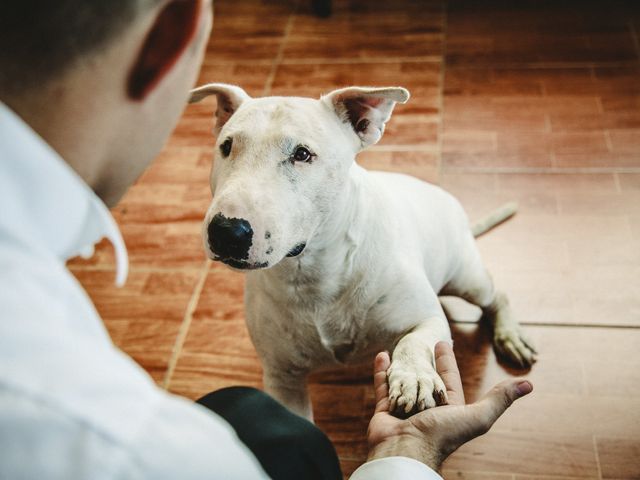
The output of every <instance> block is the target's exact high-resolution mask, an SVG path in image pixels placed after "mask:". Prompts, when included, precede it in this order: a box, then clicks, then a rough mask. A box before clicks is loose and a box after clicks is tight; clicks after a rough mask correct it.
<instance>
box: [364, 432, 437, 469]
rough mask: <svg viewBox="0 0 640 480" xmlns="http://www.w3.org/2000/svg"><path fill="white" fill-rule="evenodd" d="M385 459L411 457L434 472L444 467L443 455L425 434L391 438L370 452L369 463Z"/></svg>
mask: <svg viewBox="0 0 640 480" xmlns="http://www.w3.org/2000/svg"><path fill="white" fill-rule="evenodd" d="M385 457H409V458H413V459H414V460H418V461H419V462H422V463H424V464H425V465H427V466H428V467H429V468H431V469H432V470H434V471H436V472H437V471H439V470H440V466H441V465H442V454H441V452H439V451H438V449H437V448H436V447H435V445H433V444H431V442H429V441H427V439H425V438H424V435H423V434H420V435H419V436H416V435H413V434H411V433H402V434H398V435H395V436H393V437H389V438H387V439H385V440H383V441H382V442H380V443H378V444H377V445H374V446H372V447H371V448H370V450H369V455H368V457H367V461H369V462H370V461H372V460H377V459H380V458H385Z"/></svg>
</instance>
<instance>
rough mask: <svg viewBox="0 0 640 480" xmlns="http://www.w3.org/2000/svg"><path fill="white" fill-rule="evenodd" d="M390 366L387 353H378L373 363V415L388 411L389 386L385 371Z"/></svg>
mask: <svg viewBox="0 0 640 480" xmlns="http://www.w3.org/2000/svg"><path fill="white" fill-rule="evenodd" d="M389 365H391V359H390V358H389V353H388V352H380V353H379V354H378V355H376V359H375V360H374V362H373V388H374V390H375V395H376V410H375V412H374V413H378V412H386V411H388V410H389V384H388V383H387V370H388V369H389Z"/></svg>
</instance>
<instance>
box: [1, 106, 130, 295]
mask: <svg viewBox="0 0 640 480" xmlns="http://www.w3.org/2000/svg"><path fill="white" fill-rule="evenodd" d="M0 205H2V206H1V207H0V211H1V215H0V239H2V237H3V236H8V237H13V239H14V240H18V241H20V242H22V243H24V244H27V245H29V247H30V248H36V249H38V250H40V251H42V250H45V251H49V252H52V253H54V254H55V255H56V256H57V257H58V258H60V259H61V260H62V261H67V260H68V259H70V258H72V257H74V256H77V255H82V256H84V257H87V256H92V255H93V247H94V245H95V244H96V243H97V242H98V241H100V239H102V238H104V237H106V238H108V239H109V241H110V242H111V243H112V244H113V247H114V249H115V253H116V285H118V286H122V285H123V284H124V282H125V280H126V278H127V271H128V266H129V265H128V264H129V262H128V257H127V249H126V247H125V244H124V241H123V239H122V234H121V233H120V230H119V229H118V226H117V224H116V222H115V220H114V219H113V217H112V216H111V213H110V212H109V210H108V209H107V207H106V205H105V204H104V203H103V202H102V200H100V198H98V196H97V195H96V194H95V193H94V192H93V190H91V188H90V187H89V186H88V185H87V184H86V183H85V182H84V181H83V180H82V178H80V176H79V175H78V174H77V173H76V172H75V171H74V170H73V169H72V168H71V167H70V166H69V165H68V164H67V163H66V162H65V161H64V160H63V159H62V158H61V157H60V156H59V155H58V154H57V153H56V152H55V151H54V150H53V148H51V147H50V146H49V145H48V144H47V143H46V142H45V141H44V140H43V139H42V138H41V137H40V136H39V135H38V134H37V133H35V132H34V131H33V130H32V129H31V128H30V127H29V126H28V125H27V124H26V123H25V122H24V121H23V120H22V119H21V118H19V117H18V116H17V115H16V114H15V113H14V112H13V111H11V110H10V109H9V108H8V107H7V106H6V105H4V104H3V103H2V102H0Z"/></svg>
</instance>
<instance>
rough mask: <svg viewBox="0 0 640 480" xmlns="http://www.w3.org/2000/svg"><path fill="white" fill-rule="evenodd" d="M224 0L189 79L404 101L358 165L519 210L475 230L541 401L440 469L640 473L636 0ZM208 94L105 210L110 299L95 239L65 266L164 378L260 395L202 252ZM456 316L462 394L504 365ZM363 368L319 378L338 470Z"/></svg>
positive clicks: (457, 308) (561, 475)
mask: <svg viewBox="0 0 640 480" xmlns="http://www.w3.org/2000/svg"><path fill="white" fill-rule="evenodd" d="M333 3H334V12H333V15H332V16H331V17H330V18H328V19H318V18H316V17H314V16H313V15H312V14H311V12H310V8H309V4H310V2H307V1H306V0H299V1H298V2H297V4H296V2H295V1H293V0H263V1H258V0H241V1H237V0H236V1H230V0H218V1H216V19H215V27H214V33H213V37H212V39H211V41H210V45H209V48H208V51H207V55H206V59H205V63H204V65H203V68H202V72H201V75H200V79H199V82H200V83H204V82H209V81H224V82H230V83H236V84H239V85H241V86H243V87H244V88H245V89H246V90H247V91H248V92H249V93H250V94H252V95H256V96H260V95H265V94H288V95H310V96H318V95H319V94H321V93H323V92H326V91H327V90H330V89H333V88H337V87H340V86H345V85H350V84H369V85H389V84H399V85H404V86H406V87H407V88H409V89H410V90H411V92H412V99H411V101H410V103H408V104H406V105H403V106H399V107H397V108H396V112H395V114H394V117H393V119H392V121H391V122H390V124H389V126H388V129H387V132H386V134H385V137H384V138H383V140H382V141H381V142H380V144H379V145H376V146H374V147H373V148H371V149H370V150H369V151H367V152H365V153H363V154H362V155H361V156H360V157H359V161H360V163H361V164H363V165H364V166H366V167H368V168H372V169H381V170H390V171H400V172H406V173H410V174H412V175H415V176H417V177H419V178H422V179H424V180H427V181H431V182H434V183H438V184H440V185H442V186H443V187H445V188H446V189H448V190H449V191H451V192H453V193H454V194H455V195H456V196H457V197H458V198H459V199H460V200H461V202H462V203H463V205H464V206H465V208H466V209H467V211H468V213H469V215H470V217H471V218H472V219H473V218H477V217H478V216H480V215H482V214H483V213H485V212H487V211H489V210H491V209H492V208H494V207H496V206H498V205H500V204H501V202H504V201H507V200H517V201H518V202H519V204H520V210H519V212H518V214H517V216H516V217H515V218H514V219H512V220H511V221H509V222H508V223H506V224H504V225H503V226H501V227H499V228H497V229H496V230H495V231H493V232H491V233H490V234H488V235H486V236H485V237H483V238H481V239H480V240H479V245H480V248H481V251H482V253H483V256H484V259H485V261H486V263H487V264H488V266H489V268H490V269H491V271H492V272H493V275H494V277H495V280H496V283H497V284H498V285H500V286H501V287H502V288H503V289H505V290H507V292H508V293H509V294H510V297H511V299H512V303H513V305H514V308H515V310H516V312H517V314H518V316H519V317H520V319H521V321H522V323H523V324H525V325H526V328H527V330H528V331H529V333H530V335H531V336H532V337H533V338H534V340H535V341H536V342H537V345H538V347H539V350H540V360H539V362H538V363H537V364H536V365H535V366H534V367H533V369H532V370H531V371H530V372H528V373H527V375H528V377H529V378H531V379H532V381H533V383H534V384H535V392H534V394H532V395H531V396H530V397H528V398H526V399H524V400H522V401H520V402H519V403H518V404H517V406H516V407H514V408H512V409H511V410H510V411H509V412H508V413H507V414H506V415H505V416H504V417H503V418H501V419H500V420H499V422H498V423H497V424H496V425H495V427H494V429H493V430H492V431H491V433H490V434H488V435H486V436H484V437H482V438H479V439H477V440H474V441H473V442H470V443H469V444H467V445H466V446H464V447H463V448H461V449H460V450H459V451H458V452H456V453H455V454H454V455H452V456H451V458H450V459H449V460H448V461H447V463H446V464H445V467H444V475H445V478H447V479H462V478H465V479H497V480H501V479H505V480H506V479H511V480H514V479H517V480H525V479H526V480H532V479H557V480H559V479H570V478H573V479H576V478H594V479H598V478H603V479H604V478H606V479H614V478H615V479H631V478H640V373H638V372H640V368H639V367H640V352H639V346H640V43H639V36H640V4H639V3H638V2H637V1H631V0H629V1H623V0H615V1H600V2H595V1H591V2H578V1H564V2H554V1H533V0H522V1H519V2H509V1H505V0H485V1H483V2H475V1H472V0H400V1H397V2H395V1H394V2H371V1H369V0H334V2H333ZM214 103H215V102H214V101H213V100H211V101H207V102H203V103H202V104H197V105H193V106H190V107H188V108H187V109H186V110H185V113H184V116H183V118H182V120H181V122H180V124H179V126H178V128H177V129H176V131H175V133H174V135H173V136H172V137H171V139H170V140H169V142H168V143H167V145H166V147H165V149H164V151H163V152H162V154H161V155H160V156H159V158H158V159H157V160H156V161H155V163H154V164H153V166H152V167H151V168H150V169H149V170H148V171H147V172H146V173H145V174H144V176H143V177H142V178H141V179H140V180H139V181H138V183H137V184H136V185H135V186H134V187H133V188H132V189H131V190H130V192H129V193H128V194H127V196H126V197H125V199H124V200H123V202H122V203H121V204H120V205H119V206H118V207H116V208H115V209H114V211H113V213H114V215H115V217H116V219H117V220H118V222H119V224H120V226H121V228H122V231H123V234H124V237H125V241H126V243H127V245H128V248H129V252H130V256H131V274H130V276H129V281H128V282H127V285H126V287H124V288H122V289H116V288H114V287H113V286H112V281H113V270H114V266H113V253H112V251H111V247H110V246H109V245H107V244H102V245H101V246H100V248H98V250H97V254H96V256H94V257H93V258H92V259H91V260H82V261H81V260H76V261H73V262H71V264H70V268H71V269H72V270H73V271H74V273H75V274H76V275H77V277H78V278H79V280H80V282H82V284H83V285H84V286H85V287H86V288H87V290H88V291H89V294H90V295H91V297H92V298H93V300H94V301H95V303H96V306H97V308H98V310H99V311H100V313H101V314H102V316H103V318H104V319H105V322H106V324H107V327H108V329H109V331H110V332H111V334H112V335H113V338H114V341H115V342H116V343H117V344H118V345H119V346H121V348H123V349H124V350H125V351H126V352H128V353H129V354H130V355H131V356H133V358H135V359H136V360H137V361H138V362H140V363H141V364H142V366H143V367H144V368H146V369H147V370H148V371H149V373H150V374H151V375H152V376H153V378H154V379H155V380H156V381H157V382H158V384H159V385H161V386H162V387H163V388H167V389H169V390H170V391H173V392H176V393H178V394H182V395H185V396H187V397H190V398H195V397H197V396H199V395H201V394H203V393H205V392H207V391H210V390H211V389H215V388H219V387H223V386H227V385H232V384H245V385H254V386H260V385H261V367H260V364H259V362H258V360H257V357H256V354H255V352H254V350H253V347H252V345H251V342H250V340H249V338H248V335H247V332H246V329H245V326H244V319H243V305H242V290H243V281H244V280H243V277H242V275H240V274H237V273H233V272H230V271H229V270H227V269H225V268H223V267H222V266H219V265H217V264H212V263H211V262H209V261H207V260H206V259H205V256H204V255H203V251H202V247H201V239H200V222H201V219H202V217H203V214H204V212H205V210H206V208H207V205H208V202H209V200H210V193H209V189H208V184H207V182H208V180H207V178H208V172H209V169H210V166H211V161H212V149H211V145H212V142H213V139H212V138H211V134H210V130H211V115H212V111H213V108H214ZM453 309H454V312H455V316H456V318H457V319H458V320H459V322H457V323H454V324H453V331H454V336H455V340H456V347H457V355H458V360H459V363H460V367H461V370H462V374H463V379H464V384H465V387H466V391H467V396H468V398H469V399H470V400H473V399H475V398H477V397H478V396H479V395H481V393H482V392H483V391H485V390H486V389H488V388H489V387H490V386H491V385H492V384H493V383H494V382H496V381H498V380H500V379H503V378H508V377H510V376H512V375H517V374H519V373H520V372H517V371H514V370H512V369H510V368H509V367H507V366H504V365H502V364H500V363H498V362H497V361H496V359H495V357H494V354H493V352H492V349H491V347H490V343H489V337H488V333H487V331H486V330H485V329H484V328H483V327H482V326H481V325H478V324H477V323H474V318H475V314H476V312H475V311H473V309H470V308H468V307H466V306H464V305H461V304H460V303H459V302H458V303H456V304H455V305H454V308H453ZM368 375H369V370H368V368H351V369H347V370H343V371H331V372H326V373H322V374H319V375H314V376H313V377H312V379H311V391H312V396H313V400H314V403H315V411H316V417H317V423H318V425H319V426H320V427H321V428H322V429H324V430H325V431H326V432H327V433H328V435H329V436H330V437H331V439H332V440H333V441H334V443H335V444H336V447H337V449H338V453H339V455H340V458H341V461H342V466H343V471H344V473H345V477H348V475H349V474H350V473H351V472H352V471H353V470H354V469H355V468H356V467H357V466H358V465H359V464H360V463H361V462H362V461H363V459H364V457H365V455H366V443H365V431H366V425H367V420H368V416H369V415H370V413H371V410H372V400H373V398H372V397H373V392H372V389H371V387H370V385H369V380H370V379H369V377H368Z"/></svg>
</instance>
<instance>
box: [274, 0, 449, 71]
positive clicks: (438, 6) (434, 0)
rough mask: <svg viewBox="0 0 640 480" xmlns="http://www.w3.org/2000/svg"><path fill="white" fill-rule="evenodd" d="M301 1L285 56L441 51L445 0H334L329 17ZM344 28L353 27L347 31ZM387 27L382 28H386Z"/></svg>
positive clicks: (403, 54)
mask: <svg viewBox="0 0 640 480" xmlns="http://www.w3.org/2000/svg"><path fill="white" fill-rule="evenodd" d="M309 5H310V4H309V2H303V4H302V5H301V7H302V8H301V12H300V14H298V15H296V17H295V21H294V24H293V28H292V29H291V34H290V36H289V38H288V39H287V43H286V47H285V49H284V58H285V60H286V59H292V58H305V59H307V58H323V59H324V58H375V57H383V58H384V57H387V58H388V57H398V56H401V57H422V56H429V55H438V56H440V55H441V53H442V45H443V27H444V2H443V1H441V0H429V1H426V2H416V1H410V0H409V1H407V0H402V1H399V2H394V3H393V5H391V4H387V3H385V2H367V1H362V0H360V1H359V0H356V1H340V0H334V1H333V14H332V15H331V17H329V18H327V19H324V20H318V18H316V17H315V16H313V15H310V13H309V10H308V8H309ZM345 32H349V34H348V35H345ZM383 32H384V33H383Z"/></svg>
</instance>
